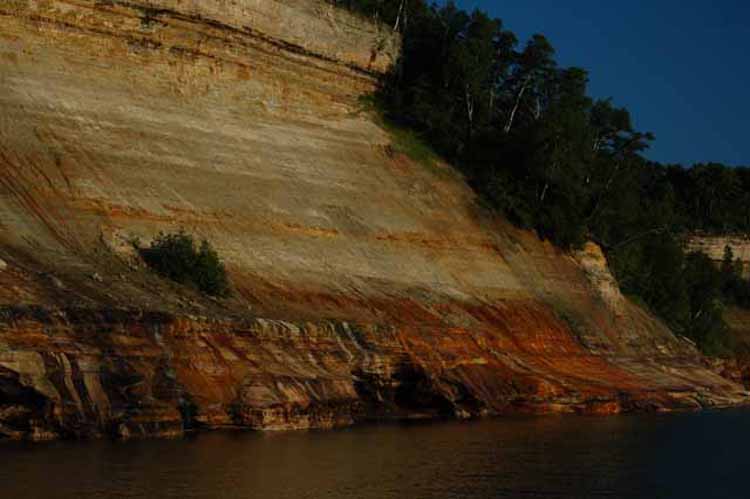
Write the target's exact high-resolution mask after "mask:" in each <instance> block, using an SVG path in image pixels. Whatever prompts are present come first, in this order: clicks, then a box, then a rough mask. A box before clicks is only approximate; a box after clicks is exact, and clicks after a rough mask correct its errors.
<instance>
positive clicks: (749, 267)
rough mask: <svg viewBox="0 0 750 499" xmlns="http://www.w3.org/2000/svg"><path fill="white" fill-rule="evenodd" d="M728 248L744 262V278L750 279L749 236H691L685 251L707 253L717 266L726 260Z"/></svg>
mask: <svg viewBox="0 0 750 499" xmlns="http://www.w3.org/2000/svg"><path fill="white" fill-rule="evenodd" d="M727 246H729V247H730V248H732V253H733V254H734V258H735V259H739V260H740V261H741V262H742V273H743V277H745V278H748V277H750V236H748V235H747V234H734V235H706V234H691V235H689V236H687V237H686V240H685V249H686V250H687V251H700V252H701V253H705V254H706V255H708V256H709V258H711V259H712V260H713V261H715V262H716V263H717V264H720V263H721V261H722V260H723V259H724V251H725V249H726V247H727Z"/></svg>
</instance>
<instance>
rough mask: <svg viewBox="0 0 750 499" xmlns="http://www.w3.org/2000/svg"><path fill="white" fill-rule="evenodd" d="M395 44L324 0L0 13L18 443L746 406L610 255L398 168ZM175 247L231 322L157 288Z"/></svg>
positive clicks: (8, 310) (0, 426)
mask: <svg viewBox="0 0 750 499" xmlns="http://www.w3.org/2000/svg"><path fill="white" fill-rule="evenodd" d="M397 46H398V40H397V39H396V38H394V37H393V35H392V33H391V32H390V30H388V29H387V28H384V29H383V30H378V29H377V28H376V27H375V26H373V25H371V24H368V23H366V22H364V21H363V20H361V19H359V18H357V17H354V16H351V15H348V14H346V13H342V12H340V11H337V10H335V9H333V8H332V7H331V6H330V5H328V4H327V3H323V2H317V1H312V0H310V1H306V0H276V1H274V0H255V1H251V0H234V1H229V0H227V1H220V0H192V1H187V0H186V1H180V0H161V1H152V2H145V1H136V0H132V1H120V0H100V1H92V0H5V1H3V2H2V3H0V262H2V263H3V265H0V437H2V436H4V437H11V438H31V439H49V438H58V437H84V436H100V435H119V436H122V437H134V436H139V435H164V436H172V435H180V434H181V433H182V432H183V431H184V430H185V429H192V428H201V427H228V426H241V427H247V428H253V429H293V428H330V427H335V426H341V425H349V424H352V423H353V422H356V421H361V420H365V419H371V418H407V417H435V416H452V417H473V416H480V415H493V414H505V413H515V412H528V413H539V412H584V413H614V412H621V411H628V410H670V409H685V408H699V407H704V406H715V405H732V404H737V403H742V402H744V401H745V398H746V396H745V392H744V391H743V388H742V387H741V386H740V384H738V383H735V382H732V381H728V380H726V379H724V378H722V377H720V376H719V375H717V374H715V373H714V371H712V370H710V369H709V368H708V363H707V362H706V361H705V359H703V358H702V357H701V356H700V355H699V354H698V353H697V352H696V350H695V349H694V347H693V346H692V345H691V344H689V343H688V342H687V341H685V340H681V339H677V338H675V337H674V336H673V335H672V334H671V333H670V332H669V331H668V330H667V329H666V328H665V327H664V326H663V325H662V324H661V323H659V322H658V321H657V320H655V319H654V318H653V317H652V316H650V315H649V314H648V313H647V312H645V311H643V310H642V309H640V308H639V307H637V306H636V305H634V304H633V303H631V302H630V301H628V300H627V299H625V298H624V297H623V296H622V295H621V294H620V293H619V291H618V289H617V286H616V283H615V282H614V280H613V279H612V276H611V275H610V274H609V271H608V269H607V266H606V261H605V260H604V257H603V256H602V254H601V251H600V250H599V249H598V248H596V247H595V246H593V245H589V246H587V247H586V248H584V249H583V250H582V251H581V252H579V253H578V254H576V255H568V254H564V253H561V252H560V251H558V250H556V249H554V248H553V247H552V246H550V245H548V244H546V243H542V242H540V241H539V240H538V239H537V238H536V237H535V236H534V235H533V234H530V233H527V232H523V231H518V230H515V229H513V228H512V227H510V226H508V225H507V224H505V223H504V222H502V221H497V220H493V219H492V218H491V217H489V216H488V215H487V214H486V213H484V212H483V211H482V209H481V208H480V207H479V205H478V204H477V202H476V200H475V198H474V196H473V194H472V193H471V191H470V190H469V189H468V188H467V187H466V185H465V184H464V183H463V181H462V179H461V178H460V176H459V175H457V174H456V173H454V172H453V171H452V170H451V168H449V167H448V166H446V165H434V166H429V165H422V164H417V163H414V162H412V161H410V160H409V159H408V158H406V157H404V156H401V155H399V154H394V153H393V149H392V148H391V147H389V137H388V135H387V134H386V133H385V132H384V131H383V130H381V129H380V128H378V126H376V124H375V122H374V121H373V120H372V118H371V116H370V115H369V114H368V112H366V111H365V110H364V109H363V105H362V104H361V100H360V97H361V96H362V95H365V94H367V93H368V92H371V91H372V90H373V89H374V88H375V85H376V79H377V77H378V75H379V74H381V73H382V72H383V71H385V70H386V69H387V68H388V67H389V66H390V65H391V64H392V63H393V61H394V59H395V58H396V54H397ZM179 228H184V229H186V230H187V231H189V232H191V233H194V234H196V235H197V236H199V237H205V238H207V239H209V240H210V241H211V242H212V244H213V245H214V246H215V247H216V249H217V250H218V251H219V253H220V254H221V255H222V257H223V258H224V259H225V260H226V263H227V266H228V269H229V271H230V275H231V279H232V282H233V285H234V289H235V293H234V297H233V298H231V299H229V300H226V301H214V300H209V299H206V298H204V297H201V296H199V295H197V294H195V293H193V292H191V291H190V290H187V289H183V288H180V287H179V286H176V285H172V284H170V283H168V282H165V281H163V280H161V279H158V278H156V277H155V276H153V275H152V274H150V273H149V272H148V271H146V270H145V269H144V268H143V267H142V265H141V264H140V262H139V261H138V258H137V257H136V255H135V253H134V251H133V249H132V244H131V243H132V241H134V240H136V239H138V240H140V241H142V242H146V241H149V240H150V239H152V238H153V237H154V236H155V235H156V234H157V233H158V232H159V231H174V230H178V229H179Z"/></svg>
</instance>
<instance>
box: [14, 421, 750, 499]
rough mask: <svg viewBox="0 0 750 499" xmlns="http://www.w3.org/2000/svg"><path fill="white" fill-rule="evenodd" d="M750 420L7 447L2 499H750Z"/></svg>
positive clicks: (484, 425) (519, 424) (540, 424)
mask: <svg viewBox="0 0 750 499" xmlns="http://www.w3.org/2000/svg"><path fill="white" fill-rule="evenodd" d="M749 453H750V411H747V410H731V411H722V412H705V413H696V414H678V415H666V416H654V415H649V416H617V417H602V418H590V417H575V416H572V417H569V416H565V417H555V416H552V417H535V418H505V419H494V420H486V421H480V422H470V423H458V422H445V423H429V424H427V423H420V424H407V425H373V426H360V427H355V428H350V429H345V430H336V431H315V432H291V433H252V432H216V433H204V434H199V435H197V436H194V437H189V438H186V439H182V440H147V441H130V442H111V441H95V442H54V443H44V444H20V443H11V442H4V443H0V497H2V498H7V499H22V498H32V497H33V498H75V499H88V498H129V497H144V498H180V499H189V498H229V499H233V498H263V499H274V498H289V499H298V498H332V499H339V498H347V499H348V498H363V499H388V498H409V499H411V498H415V499H417V498H425V499H430V498H494V497H530V498H554V497H575V498H587V497H606V498H612V497H658V498H668V497H675V498H687V497H696V498H734V497H737V498H747V497H750V469H749V468H748V461H747V456H748V454H749Z"/></svg>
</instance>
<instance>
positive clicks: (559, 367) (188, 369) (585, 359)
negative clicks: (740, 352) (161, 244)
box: [0, 303, 743, 439]
mask: <svg viewBox="0 0 750 499" xmlns="http://www.w3.org/2000/svg"><path fill="white" fill-rule="evenodd" d="M494 313H495V314H497V315H498V318H499V317H500V316H503V315H507V316H508V319H511V316H523V315H527V316H528V318H530V319H531V318H533V320H535V321H537V322H538V323H540V325H541V323H542V322H543V321H545V320H547V319H548V318H545V317H544V312H543V311H542V310H538V309H537V308H536V306H535V305H534V304H531V303H528V304H523V303H513V304H512V305H499V306H497V307H496V308H495V309H494ZM1 315H2V326H0V393H2V394H3V400H2V401H1V403H0V435H2V436H5V437H11V438H31V439H49V438H58V437H93V436H103V435H114V436H119V437H133V436H145V435H150V436H154V435H158V436H176V435H180V434H181V433H182V432H183V431H185V430H187V429H195V428H221V427H245V428H250V429H265V430H268V429H271V430H280V429H304V428H332V427H337V426H344V425H350V424H352V423H354V422H356V421H362V420H368V419H379V418H415V417H459V418H464V417H477V416H485V415H498V414H504V413H519V412H521V413H544V412H575V413H588V414H610V413H617V412H623V411H634V410H648V411H663V410H672V409H696V408H701V407H716V406H725V405H732V404H735V403H737V401H738V400H741V399H742V397H743V395H742V394H741V393H740V392H739V391H737V390H733V389H732V387H731V384H730V383H729V382H726V381H724V380H722V379H721V378H719V377H718V376H714V377H712V376H710V375H708V374H707V372H705V371H704V370H702V369H701V368H699V367H698V366H697V365H696V359H695V358H691V357H690V356H688V357H685V358H682V359H680V358H675V357H654V358H649V359H646V358H637V359H624V358H618V359H608V358H606V357H601V356H597V355H592V354H590V353H587V352H585V351H584V350H582V349H575V350H576V351H569V352H566V353H565V354H562V352H559V353H555V354H549V353H547V354H546V355H545V354H543V353H542V352H540V351H534V350H533V349H529V348H528V347H525V346H522V345H518V343H517V342H509V339H512V336H513V335H511V336H510V338H509V337H508V333H509V332H508V331H499V330H498V331H489V330H488V331H476V332H472V331H466V330H459V329H449V330H446V329H441V328H429V327H427V328H408V327H393V326H378V325H357V324H352V323H347V322H339V321H326V322H315V323H313V322H298V323H293V322H285V321H276V320H264V319H246V320H244V321H242V322H238V321H233V320H219V319H215V318H214V319H208V318H198V317H192V318H187V317H182V318H178V317H174V316H171V315H170V314H166V313H160V312H140V311H135V310H99V311H92V310H85V309H78V310H75V309H71V310H57V311H54V312H52V311H48V310H44V309H41V308H35V307H32V308H5V309H3V310H2V314H1ZM544 333H545V334H546V335H549V336H550V339H553V338H552V337H553V336H557V338H554V339H556V340H558V341H565V339H564V336H565V332H564V331H562V330H561V331H553V330H547V331H544ZM513 343H516V345H515V346H514V345H513ZM569 347H574V345H569ZM667 373H669V374H667ZM648 377H652V378H657V377H658V378H660V379H661V380H662V381H667V380H669V381H670V382H671V386H669V387H668V388H667V387H663V388H662V389H656V387H654V386H649V383H648V382H646V380H647V378H648ZM681 380H682V381H681Z"/></svg>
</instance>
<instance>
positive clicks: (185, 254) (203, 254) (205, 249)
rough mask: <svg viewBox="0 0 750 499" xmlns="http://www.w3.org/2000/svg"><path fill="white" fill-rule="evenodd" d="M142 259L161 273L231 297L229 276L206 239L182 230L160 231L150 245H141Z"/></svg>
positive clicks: (203, 289) (139, 249) (212, 294)
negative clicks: (172, 232) (142, 246)
mask: <svg viewBox="0 0 750 499" xmlns="http://www.w3.org/2000/svg"><path fill="white" fill-rule="evenodd" d="M138 251H139V253H140V254H141V257H142V258H143V261H144V262H146V264H147V265H148V266H149V267H151V268H152V269H153V270H154V271H156V272H157V273H158V274H160V275H162V276H164V277H166V278H168V279H171V280H173V281H175V282H178V283H180V284H185V285H189V286H193V287H195V288H196V289H198V290H200V291H201V292H203V293H205V294H207V295H211V296H218V297H225V296H228V295H229V294H230V293H229V279H228V278H227V273H226V269H225V268H224V264H223V263H222V262H221V259H220V258H219V255H218V254H217V253H216V251H215V250H214V249H213V247H211V245H210V244H209V242H208V241H206V240H205V239H204V240H203V241H201V243H200V245H197V244H196V242H195V240H194V239H193V236H191V235H189V234H186V233H185V232H184V231H182V230H181V231H180V232H178V233H176V234H164V233H160V234H159V235H158V236H157V237H156V239H154V241H153V242H152V243H151V246H150V247H148V248H138Z"/></svg>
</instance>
